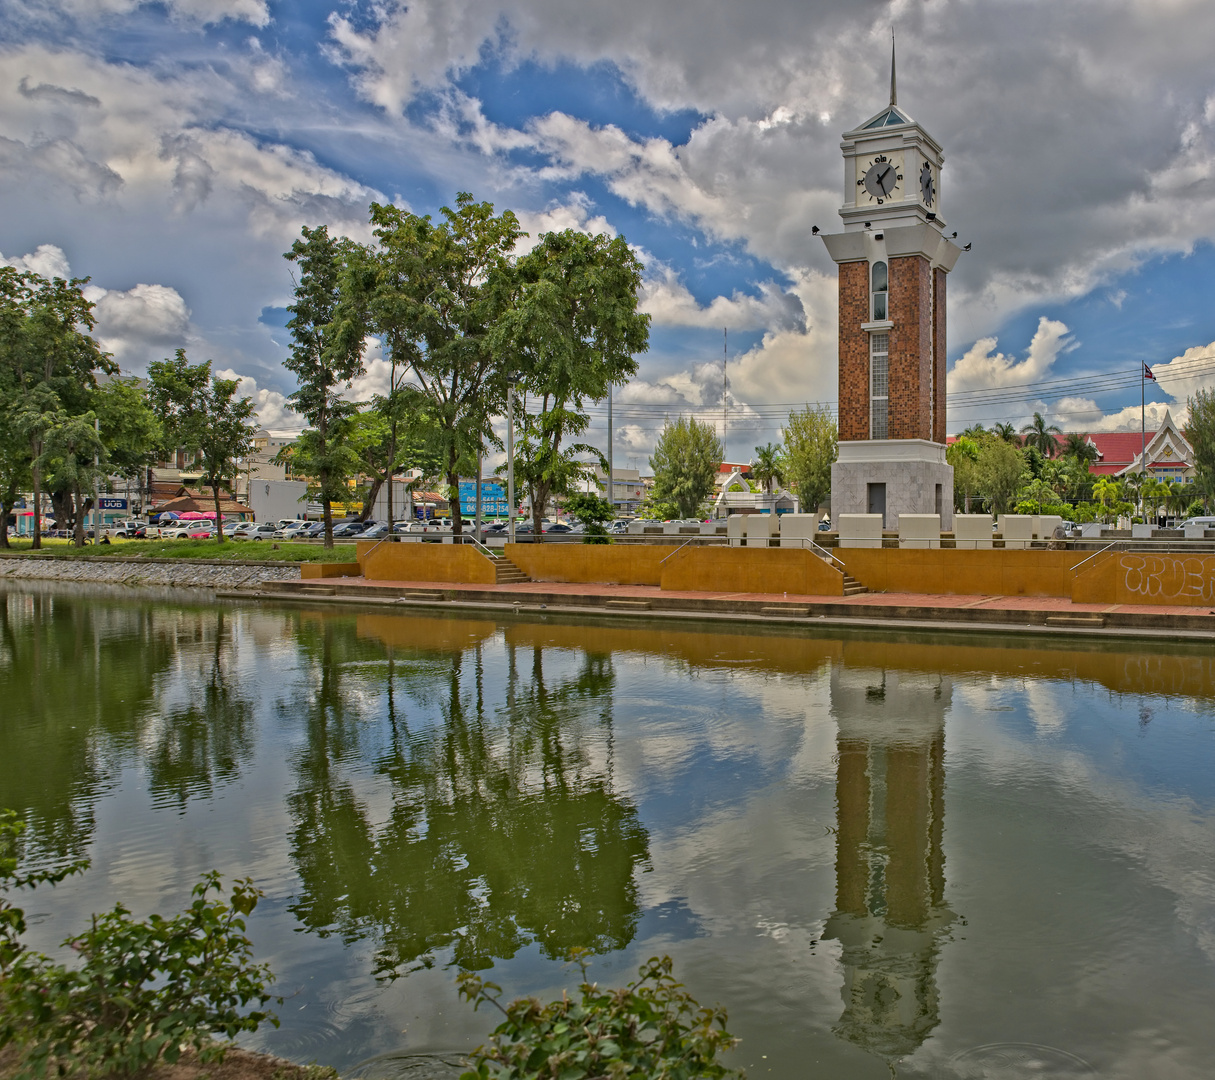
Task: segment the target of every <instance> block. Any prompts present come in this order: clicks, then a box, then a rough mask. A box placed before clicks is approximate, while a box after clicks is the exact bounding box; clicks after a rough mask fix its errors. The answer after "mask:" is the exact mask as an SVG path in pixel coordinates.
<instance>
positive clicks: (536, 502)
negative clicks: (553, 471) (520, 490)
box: [529, 483, 549, 543]
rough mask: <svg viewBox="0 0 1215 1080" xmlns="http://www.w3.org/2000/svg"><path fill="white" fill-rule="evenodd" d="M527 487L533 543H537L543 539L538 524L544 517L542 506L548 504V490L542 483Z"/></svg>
mask: <svg viewBox="0 0 1215 1080" xmlns="http://www.w3.org/2000/svg"><path fill="white" fill-rule="evenodd" d="M529 487H530V489H531V490H530V494H531V497H532V535H533V536H535V537H536V540H535V542H536V543H539V542H540V541H541V540H542V539H543V538H544V533H543V532H542V531H541V528H540V522H541V519H543V517H544V504H545V503H546V502H548V494H549V488H548V485H547V484H544V483H539V484H536V485H535V486H534V487H532V486H531V485H529Z"/></svg>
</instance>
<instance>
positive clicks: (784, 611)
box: [759, 604, 810, 619]
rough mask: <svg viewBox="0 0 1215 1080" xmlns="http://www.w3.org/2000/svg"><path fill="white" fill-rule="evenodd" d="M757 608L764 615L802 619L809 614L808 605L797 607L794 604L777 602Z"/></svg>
mask: <svg viewBox="0 0 1215 1080" xmlns="http://www.w3.org/2000/svg"><path fill="white" fill-rule="evenodd" d="M759 610H760V612H761V613H762V614H764V615H784V616H786V617H788V618H791V619H804V618H806V617H807V616H808V615H809V614H810V609H809V608H808V607H797V606H796V605H795V604H778V605H774V606H773V607H765V608H760V609H759Z"/></svg>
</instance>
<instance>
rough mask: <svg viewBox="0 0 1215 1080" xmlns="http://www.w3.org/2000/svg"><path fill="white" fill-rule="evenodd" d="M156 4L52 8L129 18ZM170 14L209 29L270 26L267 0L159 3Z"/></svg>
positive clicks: (138, 1) (59, 2)
mask: <svg viewBox="0 0 1215 1080" xmlns="http://www.w3.org/2000/svg"><path fill="white" fill-rule="evenodd" d="M153 2H156V0H50V3H51V5H52V6H54V7H57V8H59V9H60V10H61V11H65V12H67V13H68V14H71V15H74V16H76V17H78V18H99V17H102V16H113V15H129V14H130V13H131V12H133V11H135V10H136V9H137V8H139V7H142V6H144V5H146V4H150V3H153ZM159 2H161V3H163V4H164V6H165V8H166V9H167V10H168V12H169V14H170V15H171V16H172V17H173V18H175V19H179V20H181V21H183V22H189V23H198V24H201V25H203V26H207V25H210V24H213V23H218V22H223V21H224V20H225V19H232V20H233V21H239V22H247V23H252V24H253V25H254V26H266V25H268V24H269V22H270V9H269V7H268V6H267V4H266V0H159Z"/></svg>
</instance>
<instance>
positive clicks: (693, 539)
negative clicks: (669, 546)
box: [658, 536, 709, 566]
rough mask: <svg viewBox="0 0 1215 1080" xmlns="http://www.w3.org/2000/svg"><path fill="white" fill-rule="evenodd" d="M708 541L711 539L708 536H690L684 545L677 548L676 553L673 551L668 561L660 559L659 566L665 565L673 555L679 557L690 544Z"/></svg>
mask: <svg viewBox="0 0 1215 1080" xmlns="http://www.w3.org/2000/svg"><path fill="white" fill-rule="evenodd" d="M707 539H709V538H708V537H707V536H689V537H688V538H687V539H686V540H685V541H684V542H683V543H682V544H680V545H679V547H677V548H676V549H675V550H674V551H672V552H671V554H670V555H668V556H667V557H666V559H659V560H658V565H659V566H661V565H662V564H663V563H665V562H666V561H667V559H669V558H671V556H672V555H678V554H679V553H680V552H681V551H683V549H684V548H686V547H687V546H688V545H689V544H691V543H693V542H695V541H697V540H707Z"/></svg>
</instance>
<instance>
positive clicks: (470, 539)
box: [453, 532, 498, 559]
mask: <svg viewBox="0 0 1215 1080" xmlns="http://www.w3.org/2000/svg"><path fill="white" fill-rule="evenodd" d="M453 543H454V540H453ZM460 543H462V544H467V543H472V544H473V546H474V547H476V548H477V550H478V551H480V552H481V553H482V554H484V555H486V556H487V557H489V558H491V559H497V557H498V556H497V555H495V554H494V551H493V548H491V547H490V546H489V545H488V544H486V543H484V542H482V541H481V540H478V539H477V538H476V537H475V536H474V535H473V534H472V533H466V532H461V533H460Z"/></svg>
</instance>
